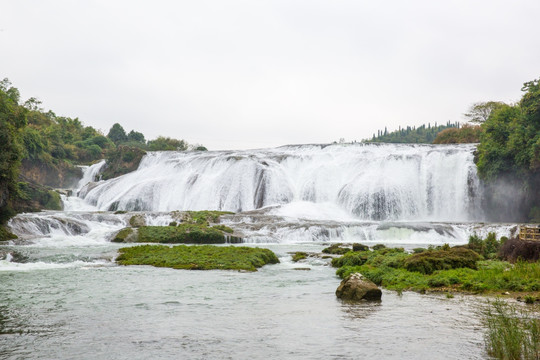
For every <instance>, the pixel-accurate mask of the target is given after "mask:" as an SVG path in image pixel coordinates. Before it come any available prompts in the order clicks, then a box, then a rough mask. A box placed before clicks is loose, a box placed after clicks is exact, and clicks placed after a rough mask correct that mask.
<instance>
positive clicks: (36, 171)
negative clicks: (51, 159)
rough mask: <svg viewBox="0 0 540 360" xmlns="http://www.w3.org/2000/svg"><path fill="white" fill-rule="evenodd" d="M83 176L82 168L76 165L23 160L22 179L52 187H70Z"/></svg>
mask: <svg viewBox="0 0 540 360" xmlns="http://www.w3.org/2000/svg"><path fill="white" fill-rule="evenodd" d="M81 176H82V172H81V169H80V168H78V167H76V166H72V165H71V166H70V165H67V164H60V165H49V164H45V163H44V162H41V161H33V160H28V159H25V160H23V161H22V165H21V169H20V177H21V179H22V180H24V181H27V182H31V183H34V184H40V185H45V186H50V187H52V188H70V187H72V186H74V185H76V184H77V181H79V179H80V178H81Z"/></svg>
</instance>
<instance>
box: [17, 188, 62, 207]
mask: <svg viewBox="0 0 540 360" xmlns="http://www.w3.org/2000/svg"><path fill="white" fill-rule="evenodd" d="M17 188H18V191H17V195H16V197H15V200H14V204H13V208H14V209H15V210H16V211H17V212H36V211H40V210H62V207H63V206H62V199H61V198H60V194H59V193H58V192H56V191H54V190H52V189H50V188H48V187H45V186H43V185H38V184H33V183H28V182H19V183H18V184H17Z"/></svg>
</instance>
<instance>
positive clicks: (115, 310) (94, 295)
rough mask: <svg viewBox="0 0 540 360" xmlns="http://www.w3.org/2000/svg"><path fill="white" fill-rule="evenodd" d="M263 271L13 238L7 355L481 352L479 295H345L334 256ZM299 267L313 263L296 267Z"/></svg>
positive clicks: (1, 271) (4, 313) (3, 310)
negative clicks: (129, 258) (168, 262)
mask: <svg viewBox="0 0 540 360" xmlns="http://www.w3.org/2000/svg"><path fill="white" fill-rule="evenodd" d="M264 247H268V248H270V249H272V250H273V251H274V252H276V254H278V256H279V257H280V260H281V263H280V264H277V265H269V266H265V267H263V268H262V269H260V270H259V271H258V272H255V273H241V272H233V271H184V270H172V269H163V268H153V267H146V266H133V267H123V266H116V265H114V263H113V262H112V259H113V258H114V256H115V254H116V250H117V248H118V246H117V245H115V244H111V243H107V244H101V245H95V246H89V245H88V244H86V245H85V246H81V247H77V246H62V247H55V246H50V244H47V243H36V244H34V245H10V246H3V247H0V251H1V250H8V251H12V252H13V251H18V252H20V253H22V254H23V255H25V256H27V259H26V261H27V262H26V263H22V264H21V263H15V262H10V261H8V260H9V259H7V260H0V287H1V291H0V359H130V360H131V359H269V358H272V359H364V358H365V359H368V358H375V359H485V358H487V355H486V353H485V350H484V346H483V330H482V327H481V324H480V321H479V319H478V316H477V312H478V308H479V306H480V305H481V304H482V303H483V300H482V299H481V298H476V297H461V296H456V297H455V298H453V299H447V298H446V297H445V296H442V295H420V294H416V293H411V292H405V293H403V295H398V294H396V293H395V292H390V291H384V292H383V299H382V302H380V303H360V304H347V303H343V302H341V301H340V300H338V299H337V298H336V296H335V294H334V292H335V290H336V288H337V286H338V285H339V281H340V280H339V278H337V277H336V276H335V270H334V269H333V268H331V267H330V266H328V263H327V261H326V260H321V259H311V260H309V261H308V262H307V263H296V264H295V263H292V262H291V256H290V254H289V252H291V251H298V250H304V251H320V250H321V249H322V247H323V246H322V245H320V244H296V245H276V244H273V245H268V246H264ZM296 267H303V268H309V269H310V270H309V271H305V270H295V268H296Z"/></svg>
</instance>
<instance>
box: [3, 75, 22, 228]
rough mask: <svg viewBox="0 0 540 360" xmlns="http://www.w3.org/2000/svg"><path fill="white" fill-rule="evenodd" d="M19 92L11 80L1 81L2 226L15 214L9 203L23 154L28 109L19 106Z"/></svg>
mask: <svg viewBox="0 0 540 360" xmlns="http://www.w3.org/2000/svg"><path fill="white" fill-rule="evenodd" d="M18 93H19V91H18V90H17V89H15V88H13V87H11V83H10V82H9V80H8V79H4V80H3V81H2V82H0V224H2V223H4V222H5V221H7V219H8V218H9V217H10V216H11V215H12V210H11V209H10V202H11V200H12V199H13V198H14V196H15V193H16V191H17V189H18V187H17V177H18V174H19V166H20V161H21V157H22V155H23V147H22V145H21V142H22V140H21V129H23V128H24V127H25V126H26V124H27V122H26V113H27V110H26V109H25V108H23V107H22V106H19V104H18V99H19V98H18V96H14V95H17V94H18Z"/></svg>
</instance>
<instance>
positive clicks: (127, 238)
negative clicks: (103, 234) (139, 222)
mask: <svg viewBox="0 0 540 360" xmlns="http://www.w3.org/2000/svg"><path fill="white" fill-rule="evenodd" d="M137 236H138V231H137V229H133V228H130V227H127V228H123V229H122V230H120V231H119V232H118V233H117V234H116V235H115V236H114V238H113V239H112V240H111V241H112V242H117V243H127V242H136V241H137Z"/></svg>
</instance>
